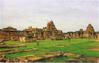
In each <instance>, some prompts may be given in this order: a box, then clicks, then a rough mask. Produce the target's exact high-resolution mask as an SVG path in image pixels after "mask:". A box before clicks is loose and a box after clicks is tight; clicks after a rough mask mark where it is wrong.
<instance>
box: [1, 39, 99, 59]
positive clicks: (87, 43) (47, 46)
mask: <svg viewBox="0 0 99 63" xmlns="http://www.w3.org/2000/svg"><path fill="white" fill-rule="evenodd" d="M38 42H39V46H38V45H37V42H30V43H22V42H18V41H8V42H6V45H9V46H14V45H15V46H16V45H25V46H26V47H20V48H13V49H18V50H31V49H33V48H37V50H35V51H31V52H18V53H14V54H6V58H9V59H12V58H17V57H21V56H28V55H35V56H43V55H44V54H45V53H47V52H58V51H63V52H70V53H75V54H80V55H85V56H87V57H99V51H92V50H90V48H93V47H97V48H99V46H97V45H99V42H97V41H96V40H94V39H91V40H89V39H72V40H71V41H69V40H40V41H38ZM10 49H11V48H10ZM0 50H6V49H1V48H0Z"/></svg>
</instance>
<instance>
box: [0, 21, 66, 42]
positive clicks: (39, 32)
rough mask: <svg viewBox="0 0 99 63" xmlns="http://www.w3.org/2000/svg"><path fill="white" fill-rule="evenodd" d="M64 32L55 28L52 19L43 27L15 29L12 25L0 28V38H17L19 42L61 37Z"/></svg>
mask: <svg viewBox="0 0 99 63" xmlns="http://www.w3.org/2000/svg"><path fill="white" fill-rule="evenodd" d="M63 38H64V34H63V32H62V30H57V28H56V27H55V25H54V23H53V21H49V22H48V24H47V26H46V27H43V28H32V27H31V26H30V27H29V28H28V29H24V30H23V31H20V30H17V29H16V28H13V27H7V28H3V29H0V40H1V41H5V40H19V41H21V42H28V41H35V40H45V39H51V40H54V39H57V40H58V39H59V40H60V39H63Z"/></svg>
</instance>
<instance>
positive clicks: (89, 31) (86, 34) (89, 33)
mask: <svg viewBox="0 0 99 63" xmlns="http://www.w3.org/2000/svg"><path fill="white" fill-rule="evenodd" d="M68 37H70V38H96V32H95V30H94V28H93V26H92V25H91V24H89V25H88V26H87V28H86V30H85V31H83V29H80V30H79V31H76V32H68V33H65V38H68Z"/></svg>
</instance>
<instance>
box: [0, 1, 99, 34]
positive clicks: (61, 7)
mask: <svg viewBox="0 0 99 63" xmlns="http://www.w3.org/2000/svg"><path fill="white" fill-rule="evenodd" d="M50 20H53V21H54V23H55V25H56V27H57V28H58V29H60V30H63V31H64V32H67V31H77V30H79V29H80V28H83V29H86V26H87V25H88V24H92V25H93V26H94V28H95V30H96V31H99V23H98V22H99V0H0V28H3V27H7V26H13V27H15V28H18V29H24V28H27V27H28V26H32V27H38V28H42V27H44V26H46V24H47V22H48V21H50Z"/></svg>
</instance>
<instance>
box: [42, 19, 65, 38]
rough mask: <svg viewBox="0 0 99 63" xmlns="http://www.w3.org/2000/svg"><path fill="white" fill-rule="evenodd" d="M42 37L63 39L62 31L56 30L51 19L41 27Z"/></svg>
mask: <svg viewBox="0 0 99 63" xmlns="http://www.w3.org/2000/svg"><path fill="white" fill-rule="evenodd" d="M43 32H44V39H63V32H62V31H61V30H57V28H56V27H55V25H54V23H53V21H50V22H49V23H48V24H47V27H44V28H43Z"/></svg>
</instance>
